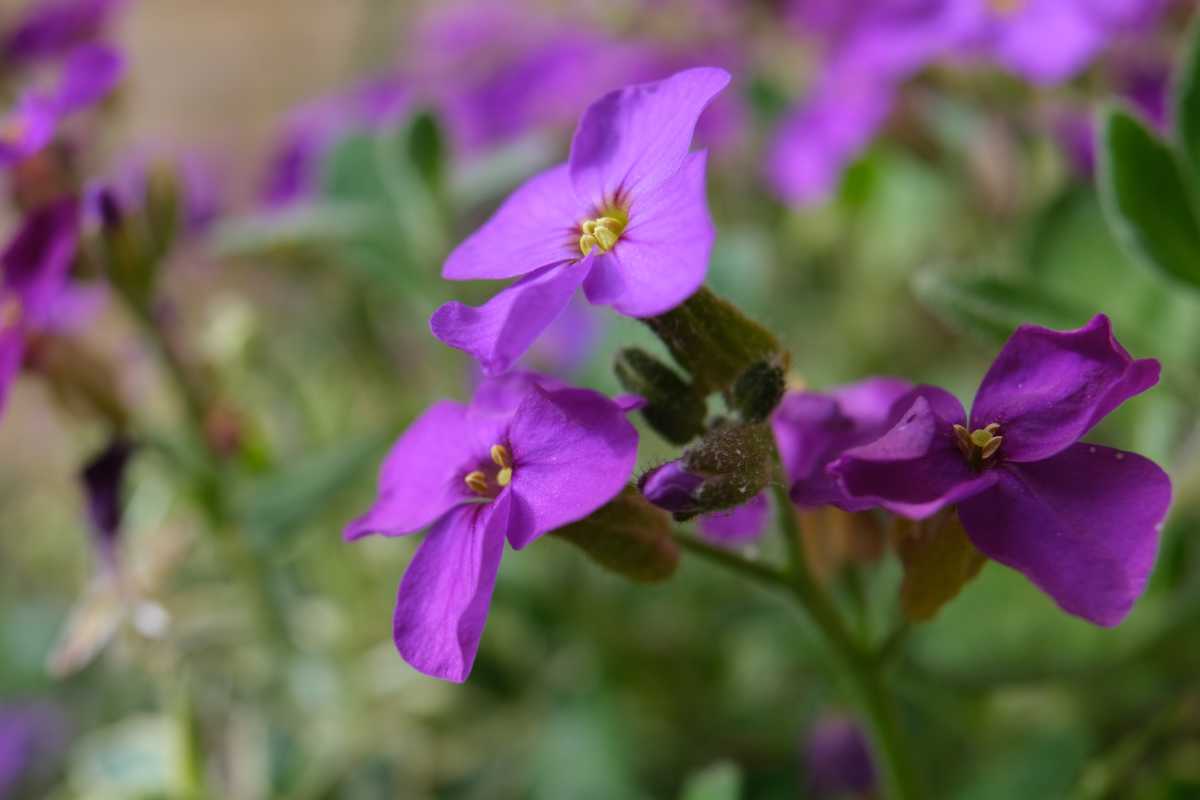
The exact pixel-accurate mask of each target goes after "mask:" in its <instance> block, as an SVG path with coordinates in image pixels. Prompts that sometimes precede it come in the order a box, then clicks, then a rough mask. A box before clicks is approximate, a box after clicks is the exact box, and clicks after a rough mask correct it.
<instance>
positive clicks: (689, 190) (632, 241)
mask: <svg viewBox="0 0 1200 800" xmlns="http://www.w3.org/2000/svg"><path fill="white" fill-rule="evenodd" d="M705 163H706V154H705V153H703V152H701V153H692V154H691V155H689V156H688V157H687V158H686V159H685V160H684V162H683V166H682V167H681V168H680V169H679V171H678V172H677V173H675V174H674V175H673V176H671V177H670V178H668V179H667V180H666V181H664V182H663V183H661V184H659V185H658V186H657V187H655V188H654V189H652V190H651V191H649V192H646V193H644V194H638V195H634V196H633V197H632V198H631V204H630V208H629V226H628V227H627V228H626V229H625V231H624V232H623V233H622V234H621V239H620V241H618V242H617V244H616V246H615V247H614V248H613V250H612V252H611V253H608V254H607V255H605V256H601V257H599V258H597V259H596V265H595V267H593V268H592V271H591V274H589V275H588V279H587V282H585V283H584V285H583V289H584V291H585V292H586V293H587V297H588V300H589V301H591V302H592V303H595V304H597V305H611V306H612V307H613V308H615V309H616V310H617V311H618V312H620V313H622V314H624V315H626V316H629V317H651V316H654V315H655V314H661V313H663V312H665V311H669V310H671V309H672V308H674V307H675V306H677V305H679V304H680V303H682V302H683V301H684V300H686V299H687V298H688V297H690V296H691V295H692V294H693V293H694V292H695V291H696V290H697V289H699V288H700V286H701V284H703V283H704V276H705V274H706V273H707V272H708V257H709V254H710V253H711V252H712V245H713V239H714V238H715V237H716V230H715V229H714V228H713V224H712V219H711V218H710V217H709V215H708V203H707V201H706V198H705V190H704V175H705V169H704V168H705Z"/></svg>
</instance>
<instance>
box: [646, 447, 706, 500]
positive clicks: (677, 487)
mask: <svg viewBox="0 0 1200 800" xmlns="http://www.w3.org/2000/svg"><path fill="white" fill-rule="evenodd" d="M703 484H704V476H703V475H696V474H695V473H692V472H688V470H687V469H686V468H685V467H684V466H683V462H682V461H680V460H678V459H676V460H675V461H668V462H667V463H665V464H662V465H661V466H658V467H655V468H654V469H652V470H650V471H649V472H647V473H646V474H645V475H643V476H642V478H641V480H639V481H638V489H640V490H641V492H642V494H643V495H645V496H646V499H647V500H649V501H650V502H651V503H653V504H654V505H656V506H658V507H659V508H662V509H665V510H667V511H670V512H671V513H672V514H697V513H699V512H701V511H703V510H704V506H702V505H701V504H700V500H699V498H698V497H697V493H698V492H699V491H700V487H701V486H702V485H703Z"/></svg>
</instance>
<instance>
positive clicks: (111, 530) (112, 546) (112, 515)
mask: <svg viewBox="0 0 1200 800" xmlns="http://www.w3.org/2000/svg"><path fill="white" fill-rule="evenodd" d="M132 455H133V444H132V443H131V442H129V441H128V440H127V439H124V438H121V437H117V438H115V439H113V440H112V441H111V442H109V444H108V445H107V446H106V447H105V448H104V449H103V450H101V451H100V452H99V453H97V454H96V456H95V457H94V458H92V459H91V460H90V461H88V463H87V464H85V465H84V468H83V470H82V471H81V472H80V475H79V478H80V481H81V482H82V483H83V488H84V493H85V494H86V495H87V511H88V521H89V522H90V524H91V530H92V537H93V539H94V541H95V543H96V550H97V552H98V553H99V554H100V559H101V561H102V562H103V565H104V567H105V568H106V569H115V567H116V564H117V552H116V550H117V539H118V536H119V535H120V532H121V516H122V506H121V501H122V491H123V489H124V486H125V469H126V467H127V466H128V465H129V458H130V456H132Z"/></svg>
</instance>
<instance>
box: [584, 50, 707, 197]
mask: <svg viewBox="0 0 1200 800" xmlns="http://www.w3.org/2000/svg"><path fill="white" fill-rule="evenodd" d="M728 84H729V73H728V72H726V71H725V70H723V69H717V68H714V67H700V68H697V69H688V70H684V71H683V72H677V73H676V74H674V75H672V76H671V77H669V78H665V79H663V80H661V81H655V82H653V83H642V84H637V85H635V86H629V87H626V88H624V89H620V90H618V91H615V92H610V93H609V94H607V95H605V96H604V97H602V98H601V99H599V100H597V101H596V102H595V103H593V104H592V105H591V106H590V107H589V108H588V110H587V111H585V112H584V114H583V119H581V120H580V122H579V128H578V129H577V130H576V131H575V138H574V139H573V140H572V141H571V157H570V159H569V162H568V163H569V165H570V170H571V183H572V185H574V187H575V194H576V196H577V197H579V199H580V200H581V201H583V202H584V203H585V204H588V205H590V206H591V207H592V208H595V209H601V208H603V207H604V206H605V205H606V204H607V203H609V202H611V201H612V200H613V199H614V198H615V197H616V196H617V195H621V196H630V197H632V196H635V195H636V194H639V193H642V192H646V191H650V190H652V189H654V188H655V187H657V186H658V185H659V184H661V183H663V182H664V181H666V180H667V179H668V178H670V177H671V176H672V175H674V174H675V172H676V171H677V170H678V169H679V167H680V165H681V164H682V163H683V159H684V157H685V156H686V155H687V153H688V149H689V148H690V147H691V144H692V133H693V131H694V130H695V128H696V122H697V121H698V120H699V119H700V114H701V112H703V111H704V109H705V107H706V106H707V105H708V104H709V102H710V101H711V100H712V99H713V97H715V96H716V95H717V93H718V92H720V91H721V90H722V89H724V88H725V87H726V86H727V85H728Z"/></svg>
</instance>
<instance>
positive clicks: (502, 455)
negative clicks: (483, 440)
mask: <svg viewBox="0 0 1200 800" xmlns="http://www.w3.org/2000/svg"><path fill="white" fill-rule="evenodd" d="M492 463H494V464H495V465H496V466H497V467H511V466H512V456H510V455H509V454H508V448H507V447H505V446H504V445H502V444H494V445H492Z"/></svg>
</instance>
